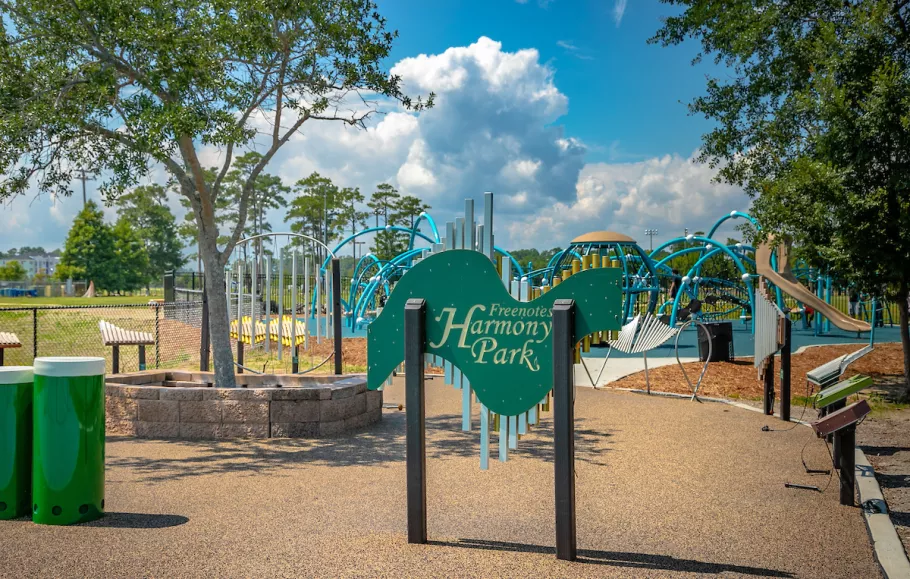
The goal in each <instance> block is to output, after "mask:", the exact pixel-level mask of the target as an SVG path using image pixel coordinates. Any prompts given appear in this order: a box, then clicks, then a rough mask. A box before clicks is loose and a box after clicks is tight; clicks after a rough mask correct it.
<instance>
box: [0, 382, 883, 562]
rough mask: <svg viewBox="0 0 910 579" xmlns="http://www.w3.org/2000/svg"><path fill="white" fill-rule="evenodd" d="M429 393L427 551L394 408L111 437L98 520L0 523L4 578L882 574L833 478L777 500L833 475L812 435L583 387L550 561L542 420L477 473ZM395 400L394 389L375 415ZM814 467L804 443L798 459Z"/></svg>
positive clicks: (468, 448)
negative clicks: (327, 433)
mask: <svg viewBox="0 0 910 579" xmlns="http://www.w3.org/2000/svg"><path fill="white" fill-rule="evenodd" d="M427 389H428V403H427V414H428V434H429V442H428V448H427V451H428V454H429V457H430V459H429V466H428V471H427V472H428V483H429V496H428V507H429V531H430V537H431V539H432V540H433V543H432V544H430V545H425V546H415V545H408V544H407V543H406V510H405V472H404V467H405V465H404V412H399V411H398V410H386V411H385V414H384V416H383V422H382V423H381V425H378V426H376V427H374V428H371V429H368V430H365V431H363V432H361V433H358V434H354V435H350V436H347V437H342V438H336V439H327V440H317V441H306V440H298V441H286V440H285V441H281V440H275V441H265V442H252V441H238V442H189V441H185V442H174V441H170V442H165V441H150V440H133V439H110V440H109V443H108V447H107V451H108V461H107V462H108V474H107V509H108V511H109V513H110V514H109V515H108V516H107V517H105V518H104V519H102V520H101V521H97V522H95V523H93V524H90V525H85V526H82V527H68V528H66V527H39V526H35V525H32V524H31V523H30V522H29V521H27V520H20V521H13V522H6V523H0V541H2V550H0V576H4V577H37V576H41V577H65V576H69V577H85V576H104V577H144V576H155V577H169V578H170V577H199V576H207V577H216V576H217V577H225V576H231V577H239V576H269V577H279V576H282V577H396V578H402V577H525V576H537V577H566V576H572V577H666V576H674V577H675V576H686V577H690V576H699V575H701V576H710V577H733V576H750V577H877V576H879V571H878V566H877V565H876V563H875V561H874V559H873V555H872V550H871V548H870V546H869V540H868V538H867V535H866V530H865V526H864V524H863V522H862V518H861V516H860V513H859V510H858V509H856V508H848V507H841V506H839V505H838V504H837V484H836V481H835V482H834V483H832V484H831V485H830V487H829V488H828V490H827V491H826V492H825V493H823V494H820V493H815V492H810V491H799V490H790V489H786V488H784V486H783V483H784V482H785V481H792V482H800V483H809V484H819V485H820V486H824V485H825V484H826V482H827V480H828V478H827V477H824V476H821V477H819V476H816V477H813V476H811V475H807V474H805V473H804V472H803V470H802V465H801V463H800V458H799V457H800V449H801V448H802V446H803V444H804V443H805V442H806V440H807V439H808V437H809V432H808V430H807V429H805V428H802V427H800V428H796V429H794V430H791V431H789V432H761V427H762V426H763V425H765V424H769V422H768V420H767V419H766V418H765V417H763V416H761V415H759V414H757V413H752V412H747V411H743V410H738V409H736V408H731V407H728V406H725V405H721V404H710V403H704V404H698V403H692V402H688V401H682V400H670V399H663V398H658V397H645V396H641V395H635V394H628V393H621V392H609V391H594V390H591V389H589V388H580V389H578V391H577V401H576V402H577V405H576V408H577V410H576V412H577V443H576V446H577V456H576V459H577V504H578V540H579V549H580V550H579V558H580V561H581V562H580V563H565V562H560V561H557V560H556V558H555V555H554V548H553V544H554V535H553V526H554V525H553V469H552V459H553V457H552V438H551V436H550V432H549V431H550V429H551V425H550V423H549V416H550V415H546V416H547V420H546V421H545V422H544V424H542V425H541V427H539V428H537V429H535V431H534V433H533V434H531V435H528V436H525V437H522V440H521V441H520V442H519V450H518V451H517V452H515V453H514V454H513V460H509V462H507V463H505V464H502V463H499V462H498V461H494V462H492V464H491V468H490V470H489V471H487V472H481V471H480V470H479V469H478V458H477V456H478V455H477V446H478V442H477V439H478V435H477V432H476V431H475V432H473V433H462V432H461V431H460V428H459V425H460V416H459V415H458V413H459V409H460V399H461V393H460V392H459V391H454V390H452V389H451V388H449V387H446V386H444V385H443V384H442V381H441V380H432V381H430V382H429V383H428V386H427ZM399 401H403V396H402V391H401V384H400V383H399V382H396V384H395V385H394V386H393V387H391V388H390V389H389V391H388V392H387V396H386V402H387V403H397V402H399ZM475 424H476V422H475ZM770 424H771V426H772V427H774V426H777V424H779V423H777V424H776V423H773V422H772V423H770ZM494 440H495V439H494ZM825 453H826V451H825V448H824V446H823V445H821V443H820V442H818V441H812V442H810V444H809V446H808V448H807V450H806V459H807V462H808V463H809V464H810V466H815V467H816V468H818V467H822V466H823V465H824V463H825V461H826V460H827V458H826V454H825Z"/></svg>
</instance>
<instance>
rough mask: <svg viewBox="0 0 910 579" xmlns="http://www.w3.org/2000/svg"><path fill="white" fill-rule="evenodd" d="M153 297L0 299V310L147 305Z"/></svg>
mask: <svg viewBox="0 0 910 579" xmlns="http://www.w3.org/2000/svg"><path fill="white" fill-rule="evenodd" d="M151 299H153V297H145V296H111V297H96V298H45V297H37V298H5V297H0V308H2V307H14V308H19V307H25V308H30V307H34V306H120V305H135V304H143V305H144V304H147V303H149V300H151Z"/></svg>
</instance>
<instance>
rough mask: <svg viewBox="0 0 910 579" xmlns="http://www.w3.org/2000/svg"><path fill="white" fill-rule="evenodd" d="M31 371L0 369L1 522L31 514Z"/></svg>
mask: <svg viewBox="0 0 910 579" xmlns="http://www.w3.org/2000/svg"><path fill="white" fill-rule="evenodd" d="M31 496H32V368H31V366H0V520H6V519H16V518H19V517H24V516H25V515H27V514H29V513H30V512H31Z"/></svg>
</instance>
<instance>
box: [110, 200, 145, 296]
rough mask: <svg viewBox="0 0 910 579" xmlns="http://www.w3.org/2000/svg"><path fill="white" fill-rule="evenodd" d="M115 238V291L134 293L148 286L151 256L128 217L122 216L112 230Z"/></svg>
mask: <svg viewBox="0 0 910 579" xmlns="http://www.w3.org/2000/svg"><path fill="white" fill-rule="evenodd" d="M111 235H112V236H113V238H114V263H113V264H112V265H114V266H115V268H116V273H117V281H116V286H115V289H116V290H117V291H118V292H119V291H134V290H137V289H139V288H141V287H142V286H144V285H147V283H148V279H149V271H150V266H149V254H148V252H147V251H146V246H145V243H143V240H142V238H141V237H140V235H139V232H138V231H137V230H136V229H135V228H134V227H133V223H132V222H131V221H130V220H129V218H128V217H126V216H121V217H120V219H118V220H117V223H115V224H114V227H113V228H112V229H111Z"/></svg>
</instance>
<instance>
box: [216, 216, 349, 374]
mask: <svg viewBox="0 0 910 579" xmlns="http://www.w3.org/2000/svg"><path fill="white" fill-rule="evenodd" d="M266 245H268V246H269V251H268V252H267V251H266V250H265V246H266ZM320 252H324V253H325V254H326V258H325V259H326V264H325V266H324V267H322V268H317V269H315V271H314V265H313V264H314V263H316V260H317V259H320V258H321V256H320V255H318V254H319V253H320ZM232 255H233V256H234V257H235V260H234V261H233V262H232V263H231V264H230V268H229V270H228V271H227V272H226V275H225V292H226V294H227V298H228V317H229V322H230V332H231V333H230V335H231V338H232V339H234V340H235V341H236V344H237V355H236V359H235V362H234V363H235V365H236V366H237V369H238V372H244V371H247V372H253V373H257V374H261V373H262V372H259V371H257V370H254V369H252V368H250V367H248V366H246V365H244V352H245V348H247V347H248V348H250V349H251V350H252V351H254V352H255V353H258V354H263V355H265V356H268V357H269V358H271V357H272V356H273V355H274V356H275V357H276V358H277V360H278V361H283V360H284V356H285V355H286V354H290V356H291V373H292V374H298V373H300V374H304V373H307V372H311V371H313V370H315V369H316V368H319V367H321V366H322V365H324V364H325V363H326V362H328V360H329V359H331V358H333V357H334V358H335V373H336V374H340V373H341V336H342V331H341V329H342V317H343V315H344V310H343V307H344V305H345V304H344V301H343V300H342V299H341V273H340V265H339V262H338V259H337V258H336V257H335V253H334V252H333V250H331V249H330V248H329V247H328V246H327V245H325V244H324V243H323V242H321V241H319V240H318V239H315V238H313V237H310V236H308V235H303V234H299V233H286V232H285V233H265V234H262V235H257V236H254V237H249V238H246V239H243V240H241V241H239V242H238V243H237V246H236V247H235V249H234V253H233V254H232ZM276 255H277V257H275V256H276ZM287 266H290V267H287ZM298 266H302V268H301V267H298ZM301 269H302V271H300V270H301ZM286 270H290V271H289V272H288V273H289V274H290V275H287V274H286ZM327 274H328V275H327ZM298 304H299V305H300V306H301V307H298ZM305 304H310V307H307V306H306V305H305ZM286 306H289V307H286ZM301 314H303V315H302V316H301ZM204 331H205V328H203V332H204ZM311 339H315V341H316V343H317V344H318V343H321V342H322V340H323V339H326V340H332V341H334V348H333V352H332V353H331V354H329V355H328V356H327V357H326V358H325V359H324V360H322V362H320V363H319V364H314V365H313V366H312V367H310V368H307V369H305V370H303V371H300V368H299V348H300V347H301V346H302V347H303V350H304V351H307V350H308V349H309V347H310V340H311ZM286 349H289V350H290V351H289V352H285V350H286Z"/></svg>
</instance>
